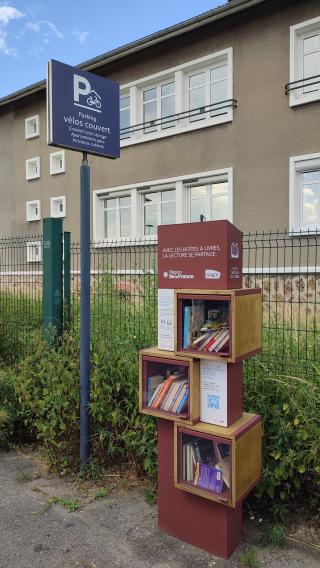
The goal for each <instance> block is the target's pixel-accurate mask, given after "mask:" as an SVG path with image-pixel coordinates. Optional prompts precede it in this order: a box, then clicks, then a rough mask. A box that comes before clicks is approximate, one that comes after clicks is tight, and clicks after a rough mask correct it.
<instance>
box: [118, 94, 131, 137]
mask: <svg viewBox="0 0 320 568" xmlns="http://www.w3.org/2000/svg"><path fill="white" fill-rule="evenodd" d="M126 98H129V106H128V107H125V108H123V109H122V108H121V104H120V111H119V112H120V123H121V111H122V110H129V127H130V126H131V96H130V91H126V92H122V93H121V94H120V101H121V100H122V99H126ZM120 128H121V126H120ZM122 136H125V137H124V138H121V135H120V142H121V141H122V140H129V139H130V138H131V134H130V133H128V134H124V135H122Z"/></svg>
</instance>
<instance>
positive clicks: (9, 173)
mask: <svg viewBox="0 0 320 568" xmlns="http://www.w3.org/2000/svg"><path fill="white" fill-rule="evenodd" d="M316 16H320V5H319V0H303V1H302V0H300V1H296V0H293V1H289V0H286V1H285V0H277V1H274V2H267V3H266V5H263V6H261V7H257V8H254V9H251V10H250V11H249V12H247V13H246V12H245V13H243V14H241V15H238V16H234V17H232V18H227V19H225V20H224V21H222V22H217V23H215V24H211V25H209V26H207V27H206V28H202V29H201V30H198V31H195V32H192V33H189V34H187V35H184V36H181V37H180V38H179V39H175V40H171V41H168V42H166V44H165V45H162V46H158V47H155V48H153V49H150V50H148V51H147V52H146V53H145V54H143V55H142V53H140V54H139V55H137V56H135V57H133V56H130V57H127V58H126V59H124V60H122V61H121V63H120V62H118V63H117V64H113V65H110V66H109V67H106V68H105V69H103V70H101V74H102V73H103V74H105V76H108V77H110V78H111V79H115V80H118V81H120V83H126V82H129V81H132V80H135V79H138V78H141V77H144V76H146V75H149V74H151V73H155V72H158V71H161V70H164V69H166V68H168V67H172V66H175V65H178V64H180V63H184V62H187V61H189V60H192V59H195V58H198V57H201V56H204V55H207V54H209V53H214V52H215V51H219V50H221V49H224V48H228V47H233V57H234V61H233V62H234V97H235V98H236V99H237V100H238V108H237V109H236V110H235V111H234V120H233V122H232V123H231V124H224V125H219V126H214V127H210V128H206V129H201V130H198V131H193V132H189V133H184V134H181V135H177V136H171V137H168V138H164V139H162V140H156V141H150V142H146V143H143V144H137V145H135V146H130V147H127V148H124V149H123V150H122V152H121V158H120V159H119V160H116V161H112V160H106V159H103V158H96V157H90V158H89V161H90V165H91V166H92V168H91V187H92V191H94V190H96V189H101V188H108V187H113V186H117V185H123V184H127V183H128V184H131V183H136V182H143V181H151V180H152V179H159V178H166V177H171V176H179V175H186V174H193V173H194V172H200V171H208V170H215V169H220V168H224V167H230V166H232V167H233V168H234V223H235V224H236V225H237V226H238V227H239V228H240V229H242V230H243V231H245V232H247V231H252V230H270V229H274V230H276V229H280V230H282V229H285V228H287V227H288V217H289V209H288V203H289V157H290V156H295V155H302V154H309V153H315V152H320V137H319V116H320V103H319V102H315V103H312V104H309V105H302V106H300V107H296V108H295V109H292V108H290V107H289V101H288V97H286V96H285V89H284V87H285V84H286V83H287V82H288V81H289V28H290V26H291V25H294V24H297V23H299V22H303V21H305V20H308V19H311V18H314V17H316ZM11 112H13V118H12V128H11V140H12V152H11V154H12V157H11V161H10V150H9V149H5V156H4V158H3V148H4V147H5V143H4V142H5V140H6V139H7V137H8V127H9V128H10V120H11V118H10V116H11V115H10V114H8V113H3V111H2V114H0V124H1V127H0V149H1V150H0V176H1V181H0V183H1V185H0V192H1V196H2V197H3V198H4V199H3V200H2V202H4V201H5V202H6V201H7V199H8V203H10V199H9V196H10V195H11V200H12V206H11V209H10V211H11V218H10V221H11V222H12V225H11V229H10V227H9V225H8V218H7V214H8V215H9V209H5V211H6V213H4V214H3V213H2V208H1V213H0V216H1V224H0V234H2V235H4V234H6V235H7V234H10V232H11V233H12V234H31V233H37V232H39V231H41V223H38V222H33V223H26V221H25V218H26V217H25V202H26V201H27V200H31V199H41V204H42V217H45V216H49V198H50V197H52V196H54V195H56V196H58V195H66V196H67V215H68V216H67V219H66V220H65V223H64V226H65V229H66V230H71V232H72V238H73V239H75V240H77V239H78V238H79V165H80V162H81V154H79V153H76V152H68V151H66V173H65V174H60V175H56V176H50V175H49V153H50V151H54V149H50V148H48V147H47V145H46V132H45V130H46V119H45V101H44V96H38V97H35V96H34V97H33V98H31V97H30V98H29V99H28V100H27V99H26V100H25V101H24V102H23V103H21V102H20V103H19V104H16V105H15V107H14V109H12V110H11ZM39 112H40V116H41V135H40V138H38V139H34V140H25V139H24V119H25V118H26V117H27V116H31V115H33V114H37V113H39ZM3 124H4V127H3ZM9 139H10V136H9ZM38 155H39V156H40V157H41V178H40V179H39V180H34V181H32V182H26V181H25V160H26V159H27V158H31V157H34V156H38ZM8 160H9V161H10V163H11V166H10V167H8V164H7V161H8ZM3 216H5V217H6V219H5V221H4V222H2V217H3Z"/></svg>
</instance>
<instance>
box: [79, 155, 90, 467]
mask: <svg viewBox="0 0 320 568" xmlns="http://www.w3.org/2000/svg"><path fill="white" fill-rule="evenodd" d="M80 183H81V203H80V227H81V228H80V242H81V317H80V464H81V466H84V465H85V464H86V463H87V462H88V460H89V458H90V422H89V402H90V168H89V165H88V158H87V153H86V152H83V158H82V164H81V168H80Z"/></svg>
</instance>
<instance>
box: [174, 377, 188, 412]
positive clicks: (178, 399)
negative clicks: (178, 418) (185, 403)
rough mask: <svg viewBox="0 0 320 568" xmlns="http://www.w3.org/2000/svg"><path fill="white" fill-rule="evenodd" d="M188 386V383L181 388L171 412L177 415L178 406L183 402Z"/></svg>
mask: <svg viewBox="0 0 320 568" xmlns="http://www.w3.org/2000/svg"><path fill="white" fill-rule="evenodd" d="M187 384H188V383H185V384H183V385H182V387H181V389H180V391H179V393H178V395H177V397H176V400H175V402H174V404H173V405H172V408H171V412H174V413H177V410H178V406H179V404H180V402H181V400H182V398H183V396H184V394H185V392H186V388H187Z"/></svg>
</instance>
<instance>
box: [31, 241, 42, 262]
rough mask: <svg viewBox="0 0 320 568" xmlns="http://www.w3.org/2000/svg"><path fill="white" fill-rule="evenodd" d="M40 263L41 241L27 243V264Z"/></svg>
mask: <svg viewBox="0 0 320 568" xmlns="http://www.w3.org/2000/svg"><path fill="white" fill-rule="evenodd" d="M41 261H42V243H41V241H29V242H28V243H27V262H41Z"/></svg>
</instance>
